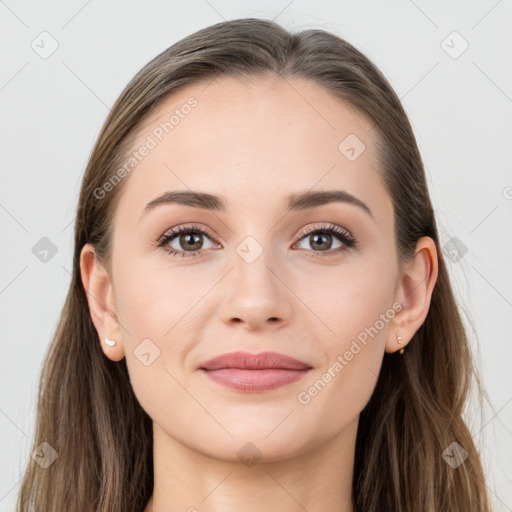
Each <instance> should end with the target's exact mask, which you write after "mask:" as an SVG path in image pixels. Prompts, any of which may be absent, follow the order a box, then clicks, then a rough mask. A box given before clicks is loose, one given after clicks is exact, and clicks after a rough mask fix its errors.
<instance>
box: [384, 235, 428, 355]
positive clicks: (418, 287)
mask: <svg viewBox="0 0 512 512" xmlns="http://www.w3.org/2000/svg"><path fill="white" fill-rule="evenodd" d="M437 275H438V262H437V248H436V244H435V242H434V240H432V238H430V237H428V236H424V237H421V238H420V239H419V240H418V242H417V244H416V251H415V253H414V256H413V257H412V258H411V260H410V261H409V262H407V264H406V265H405V266H404V270H403V271H402V275H401V277H400V282H399V284H398V287H397V296H396V297H395V300H396V301H398V302H399V303H400V304H402V309H401V310H400V311H399V312H398V313H397V314H396V315H395V317H394V318H393V325H392V326H391V332H390V336H389V337H388V339H387V340H386V352H388V353H393V352H396V351H397V350H400V349H401V348H403V347H405V346H406V345H407V344H408V343H409V341H411V339H412V337H413V336H414V334H415V333H416V331H417V330H418V329H419V328H420V327H421V325H422V324H423V322H424V321H425V318H426V317H427V314H428V310H429V308H430V300H431V298H432V292H433V290H434V286H435V284H436V281H437ZM397 336H401V338H402V340H401V343H400V344H399V343H398V341H397Z"/></svg>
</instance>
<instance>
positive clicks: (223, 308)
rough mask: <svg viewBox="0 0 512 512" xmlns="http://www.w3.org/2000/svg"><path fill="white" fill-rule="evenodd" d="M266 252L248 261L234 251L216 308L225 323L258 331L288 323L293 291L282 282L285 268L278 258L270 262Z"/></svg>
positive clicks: (284, 278)
mask: <svg viewBox="0 0 512 512" xmlns="http://www.w3.org/2000/svg"><path fill="white" fill-rule="evenodd" d="M269 253H270V251H263V253H262V254H261V255H260V256H259V257H258V258H257V259H256V260H254V261H252V262H250V263H248V262H247V261H245V260H244V259H243V258H242V257H239V255H238V254H236V253H235V254H234V258H233V260H234V261H233V266H234V268H233V269H232V271H231V272H230V275H229V277H228V279H226V280H225V282H224V287H225V290H224V293H223V294H222V299H221V300H222V302H221V305H220V308H219V311H220V315H221V317H222V321H223V322H224V323H226V324H228V325H230V326H231V327H233V326H236V325H237V324H239V325H240V328H245V329H246V330H248V331H258V330H264V329H279V328H281V327H283V326H284V325H287V324H288V323H289V322H290V320H291V316H292V304H291V297H292V296H293V293H292V292H291V291H290V289H289V288H288V287H287V285H286V284H285V282H286V276H285V273H286V272H285V270H284V269H283V268H282V267H281V266H280V265H279V262H278V261H277V259H275V258H274V259H272V261H271V258H270V254H269Z"/></svg>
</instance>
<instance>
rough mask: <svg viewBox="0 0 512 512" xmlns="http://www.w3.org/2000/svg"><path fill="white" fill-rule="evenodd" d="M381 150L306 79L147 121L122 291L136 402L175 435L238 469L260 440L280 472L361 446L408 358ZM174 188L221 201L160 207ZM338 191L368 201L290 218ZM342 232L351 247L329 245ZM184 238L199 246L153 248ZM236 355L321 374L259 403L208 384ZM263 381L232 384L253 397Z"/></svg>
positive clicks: (264, 392)
mask: <svg viewBox="0 0 512 512" xmlns="http://www.w3.org/2000/svg"><path fill="white" fill-rule="evenodd" d="M172 116H174V117H172ZM166 123H167V124H166ZM374 136H375V132H374V131H373V130H372V128H371V125H370V124H369V122H368V121H366V119H365V118H363V117H362V116H361V115H360V114H358V113H356V112H355V111H354V110H352V109H350V108H349V107H347V106H346V105H345V104H344V103H343V102H341V101H340V100H338V99H335V98H334V97H332V96H331V95H330V94H329V93H327V92H326V91H325V90H324V89H323V88H321V87H320V86H318V85H316V84H313V83H312V82H308V81H305V80H299V79H297V78H293V79H287V80H284V79H268V80H254V81H251V82H245V83H244V82H241V81H237V80H235V79H232V78H227V77H219V78H217V79H215V80H214V81H213V82H209V85H208V84H207V83H201V84H196V85H193V86H187V87H186V88H184V89H182V90H180V91H179V92H177V93H175V94H174V95H173V96H172V97H170V98H168V99H167V100H166V101H165V102H164V103H162V104H161V105H160V106H159V107H158V108H157V110H155V111H154V113H153V114H152V115H151V117H150V118H148V120H146V121H145V122H144V126H143V128H142V129H141V131H140V133H139V135H138V139H137V142H136V143H135V144H134V146H133V151H134V152H135V153H133V154H132V155H131V156H132V157H133V158H136V160H137V165H136V166H135V167H133V168H132V167H129V166H127V167H126V169H129V171H128V172H126V176H125V177H124V178H123V179H125V180H127V182H126V183H123V187H124V188H123V191H122V195H121V197H120V202H119V204H118V207H117V210H116V214H115V219H114V235H113V253H112V275H111V280H112V281H111V283H112V293H113V298H114V302H115V311H116V314H117V319H118V321H119V324H120V325H121V326H122V327H123V328H122V329H120V331H119V336H121V339H119V340H118V341H120V342H121V346H122V347H123V348H124V355H125V357H126V362H127V365H128V369H129V373H130V379H131V383H132V385H133V389H134V392H135V394H136V396H137V398H138V400H139V402H140V404H141V405H142V407H143V408H144V410H145V411H146V412H147V413H148V415H149V416H150V417H151V418H152V420H153V421H154V423H155V424H156V426H157V427H158V428H159V430H160V431H161V432H162V433H165V434H166V435H167V436H169V437H170V438H172V439H173V440H175V441H178V442H179V443H181V444H183V445H185V446H187V447H188V448H192V449H193V450H195V451H197V452H201V453H203V454H205V455H208V456H211V457H213V458H220V459H224V460H234V461H235V460H236V459H237V458H239V457H240V453H239V450H240V449H241V447H243V446H244V445H245V446H249V445H246V443H249V442H250V443H252V445H254V446H255V447H256V448H251V449H254V450H256V449H257V450H259V453H260V454H261V455H262V456H263V457H266V458H267V460H272V459H273V458H276V459H277V458H279V457H281V456H292V455H293V454H298V453H301V452H302V453H304V452H305V451H307V450H311V449H313V448H315V447H316V448H318V447H319V446H321V445H323V444H325V443H327V442H328V441H330V440H332V439H334V438H335V437H337V436H339V435H340V434H341V433H342V432H343V431H344V430H345V429H346V428H347V427H351V431H352V432H353V431H354V426H357V421H358V417H359V413H360V412H361V410H362V409H363V408H364V407H365V405H366V403H367V402H368V400H369V399H370V396H371V394H372V392H373V389H374V387H375V384H376V380H377V376H378V374H379V371H380V365H381V362H382V358H383V355H384V351H385V350H387V348H386V347H388V348H389V345H390V344H391V343H395V341H394V340H395V338H396V334H395V330H394V328H393V322H392V318H393V316H394V314H395V313H396V311H397V304H399V301H400V298H401V297H399V295H398V291H397V290H398V287H397V285H398V281H399V269H398V262H397V255H396V252H395V247H394V225H393V206H392V202H391V199H390V197H389V195H388V193H387V191H386V189H385V188H384V185H383V183H382V181H381V178H380V173H381V171H380V168H379V162H378V158H377V154H376V147H375V139H374V138H373V137H374ZM144 147H145V148H146V149H142V148H144ZM127 161H128V158H127ZM134 162H135V161H132V164H134ZM122 174H123V173H121V175H122ZM176 191H180V192H183V193H184V194H193V193H196V192H197V193H200V194H209V195H211V196H216V197H218V198H219V199H218V200H216V201H212V200H211V198H210V199H209V200H207V201H205V202H204V204H203V202H201V201H200V200H199V199H188V200H186V201H185V202H188V204H181V203H180V202H179V201H178V202H168V203H166V202H160V203H159V204H154V205H153V207H149V208H146V205H148V204H149V203H151V202H152V201H155V199H157V198H159V197H160V196H162V195H163V194H165V193H168V192H176ZM335 191H336V192H340V191H343V193H344V194H346V196H345V197H350V196H353V197H354V198H356V200H354V201H352V202H350V201H344V200H331V201H327V200H325V198H324V200H323V201H322V200H319V201H316V200H314V198H313V199H312V200H311V201H308V200H302V201H300V200H299V201H298V205H295V207H293V208H290V209H288V208H287V206H288V203H289V201H290V200H291V199H292V198H295V201H294V202H297V199H299V198H300V196H301V195H302V194H313V193H314V194H317V193H319V192H335ZM349 194H350V196H349ZM181 197H182V198H185V195H182V196H181ZM332 197H334V196H331V198H332ZM339 197H340V198H341V199H343V195H341V194H340V196H339ZM317 199H318V196H317ZM320 199H321V198H320ZM220 203H222V204H223V205H224V206H225V209H223V208H220V207H219V205H220ZM363 203H364V205H366V206H363ZM194 205H195V206H194ZM331 227H333V228H334V229H336V230H338V231H339V233H341V235H340V234H338V233H335V232H328V231H323V232H322V231H321V229H324V230H325V229H326V228H331ZM175 228H190V231H192V232H191V233H188V234H185V235H181V236H180V233H178V234H177V236H174V238H173V239H171V240H169V239H168V240H167V241H166V242H165V245H163V246H160V247H159V246H157V241H158V240H159V239H161V238H162V236H163V235H165V234H166V233H169V232H170V231H171V229H175ZM197 228H199V229H202V230H204V231H205V232H206V233H207V234H206V235H205V234H201V233H200V232H198V231H197ZM194 229H195V231H194ZM318 231H320V233H319V232H318ZM345 237H346V238H345ZM351 239H355V240H356V243H355V245H351V242H350V240H351ZM169 251H176V252H177V253H178V254H177V255H176V256H172V255H171V254H169ZM182 256H183V257H182ZM399 308H400V306H399V305H398V309H399ZM111 337H113V336H111ZM386 343H387V345H386ZM118 345H119V344H118ZM397 348H399V347H397ZM236 351H245V352H249V353H251V354H259V353H262V352H266V351H271V352H277V353H280V354H284V355H286V356H289V357H293V358H295V359H297V360H299V361H302V362H303V363H305V364H306V365H307V366H309V367H310V369H309V370H308V371H303V372H301V373H300V374H299V373H298V371H295V372H294V373H287V374H286V375H293V376H296V377H297V378H298V380H294V381H289V382H285V383H284V384H282V385H280V386H278V387H275V388H273V389H259V390H256V391H255V390H254V389H252V390H251V389H249V388H247V389H245V390H244V389H239V388H233V387H229V386H227V385H224V384H222V383H220V382H219V381H217V380H214V379H213V378H211V376H213V373H210V374H208V372H207V371H205V370H202V369H200V368H201V366H202V365H203V363H205V362H206V361H207V360H210V359H212V358H214V357H216V356H219V355H221V354H225V353H230V352H236ZM251 371H252V372H254V371H255V370H245V372H240V370H238V373H236V371H234V370H228V371H226V370H225V371H224V375H227V378H228V379H229V378H232V379H234V382H235V384H236V382H238V383H239V385H240V386H243V385H244V384H243V382H245V381H243V378H244V376H247V375H249V374H248V372H251ZM274 373H275V374H279V375H280V376H283V375H285V373H286V372H285V371H283V370H280V371H279V370H277V371H276V370H275V371H274ZM217 375H221V376H222V375H223V373H222V372H217ZM254 375H256V374H254ZM266 375H270V373H269V371H268V370H267V374H266ZM237 378H238V379H239V380H237ZM249 378H250V376H249ZM264 378H265V376H264V374H263V373H262V372H258V376H256V377H255V379H252V380H256V381H257V382H259V383H261V382H262V380H263V379H264ZM240 379H242V380H240ZM252 380H251V382H252ZM246 449H247V448H246Z"/></svg>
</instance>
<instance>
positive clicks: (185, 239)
mask: <svg viewBox="0 0 512 512" xmlns="http://www.w3.org/2000/svg"><path fill="white" fill-rule="evenodd" d="M194 237H197V238H198V239H199V241H197V242H196V243H194V242H193V239H194ZM180 242H181V244H182V247H185V248H187V246H189V248H192V249H200V248H201V245H202V243H201V237H200V236H199V235H194V234H190V233H188V234H186V235H181V240H180ZM189 242H190V243H189ZM197 245H198V246H199V247H194V246H197ZM190 246H192V247H190Z"/></svg>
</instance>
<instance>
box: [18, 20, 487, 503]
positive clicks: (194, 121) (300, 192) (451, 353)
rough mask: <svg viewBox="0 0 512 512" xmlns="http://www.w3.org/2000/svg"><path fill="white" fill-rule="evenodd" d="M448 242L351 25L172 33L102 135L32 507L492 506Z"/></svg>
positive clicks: (51, 361) (31, 479)
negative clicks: (469, 421)
mask: <svg viewBox="0 0 512 512" xmlns="http://www.w3.org/2000/svg"><path fill="white" fill-rule="evenodd" d="M322 244H324V245H322ZM439 248H440V246H439V237H438V231H437V227H436V221H435V218H434V212H433V208H432V204H431V201H430V198H429V193H428V189H427V185H426V181H425V175H424V169H423V165H422V161H421V157H420V154H419V151H418V147H417V144H416V141H415V138H414V135H413V132H412V129H411V126H410V124H409V121H408V119H407V116H406V114H405V112H404V110H403V108H402V106H401V104H400V101H399V99H398V98H397V96H396V94H395V93H394V91H393V90H392V88H391V86H390V85H389V83H388V82H387V81H386V79H385V78H384V77H383V76H382V74H381V73H380V72H379V71H378V69H376V67H375V66H374V65H373V64H372V63H371V62H370V61H369V60H368V59H367V58H366V57H365V56H364V55H362V54H361V53H360V52H359V51H358V50H356V49H355V48H354V47H353V46H351V45H350V44H349V43H347V42H346V41H344V40H342V39H340V38H339V37H336V36H335V35H332V34H329V33H327V32H325V31H322V30H306V31H302V32H299V33H297V34H291V33H289V32H287V31H286V30H285V29H284V28H282V27H281V26H279V25H277V24H276V23H274V22H271V21H266V20H258V19H239V20H234V21H228V22H224V23H219V24H217V25H214V26H211V27H208V28H205V29H203V30H200V31H198V32H196V33H195V34H192V35H191V36H189V37H187V38H185V39H183V40H181V41H179V42H178V43H176V44H175V45H173V46H171V47H170V48H168V49H167V50H165V51H164V52H163V53H161V54H160V55H158V56H157V57H156V58H155V59H153V60H152V61H151V62H150V63H149V64H147V65H146V66H145V67H144V68H143V69H142V70H141V71H140V72H139V73H138V74H137V75H136V76H135V77H134V78H133V79H132V81H131V82H130V83H129V84H128V86H127V87H126V89H125V90H124V91H123V93H122V94H121V96H120V98H119V99H118V100H117V102H116V104H115V105H114V107H113V108H112V110H111V112H110V114H109V116H108V118H107V120H106V122H105V124H104V126H103V128H102V131H101V133H100V135H99V138H98V141H97V143H96V145H95V147H94V149H93V152H92V155H91V157H90V160H89V163H88V167H87V169H86V172H85V175H84V178H83V184H82V189H81V194H80V199H79V204H78V210H77V220H76V226H75V253H74V262H73V263H74V264H73V277H72V283H71V287H70V290H69V293H68V296H67V300H66V303H65V306H64V310H63V313H62V317H61V320H60V323H59V325H58V328H57V331H56V333H55V337H54V340H53V343H52V345H51V347H50V351H49V353H48V356H47V359H46V361H45V364H44V368H43V374H42V377H41V384H40V395H39V404H38V417H37V429H36V438H35V442H34V449H35V452H36V453H39V456H40V457H41V460H37V457H33V460H31V461H30V464H29V466H28V468H27V472H26V475H25V477H24V481H23V485H22V488H21V492H20V495H19V501H18V511H19V512H21V511H28V510H33V509H34V510H52V511H69V510H73V511H84V512H85V511H93V510H94V511H108V512H114V511H119V512H121V511H122V512H126V511H134V512H135V511H137V512H140V511H145V512H161V511H171V512H173V511H177V510H188V511H194V510H197V511H201V510H210V511H230V510H240V509H242V510H244V511H260V510H266V511H268V510H279V511H296V510H308V511H310V512H313V511H344V512H345V511H347V512H348V511H350V512H355V511H358V512H359V511H361V512H362V511H364V512H381V511H390V510H393V511H396V512H398V511H403V512H405V511H407V512H410V511H415V512H419V511H425V512H427V511H429V512H431V511H436V512H439V511H450V512H454V511H464V512H468V511H475V512H476V511H479V512H482V511H488V510H490V505H489V502H488V496H487V494H486V488H485V483H484V474H483V470H482V466H481V463H480V460H479V454H478V451H477V449H476V448H475V444H474V442H473V440H472V436H471V433H470V432H469V430H468V428H467V426H466V424H465V422H464V419H463V409H464V405H465V403H466V397H467V393H468V389H469V386H470V384H471V382H472V379H473V378H475V379H476V382H477V383H478V378H477V375H476V373H475V372H474V371H473V368H472V361H471V357H470V353H469V350H468V342H467V338H466V334H465V331H464V327H463V324H462V321H461V317H460V314H459V311H458V308H457V305H456V301H455V299H454V295H453V293H452V288H451V285H450V282H449V277H448V274H447V269H446V266H445V263H444V260H443V255H442V253H441V251H440V250H439ZM44 443H47V444H44ZM38 450H39V452H37V451H38ZM31 506H32V507H35V508H30V507H31Z"/></svg>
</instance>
